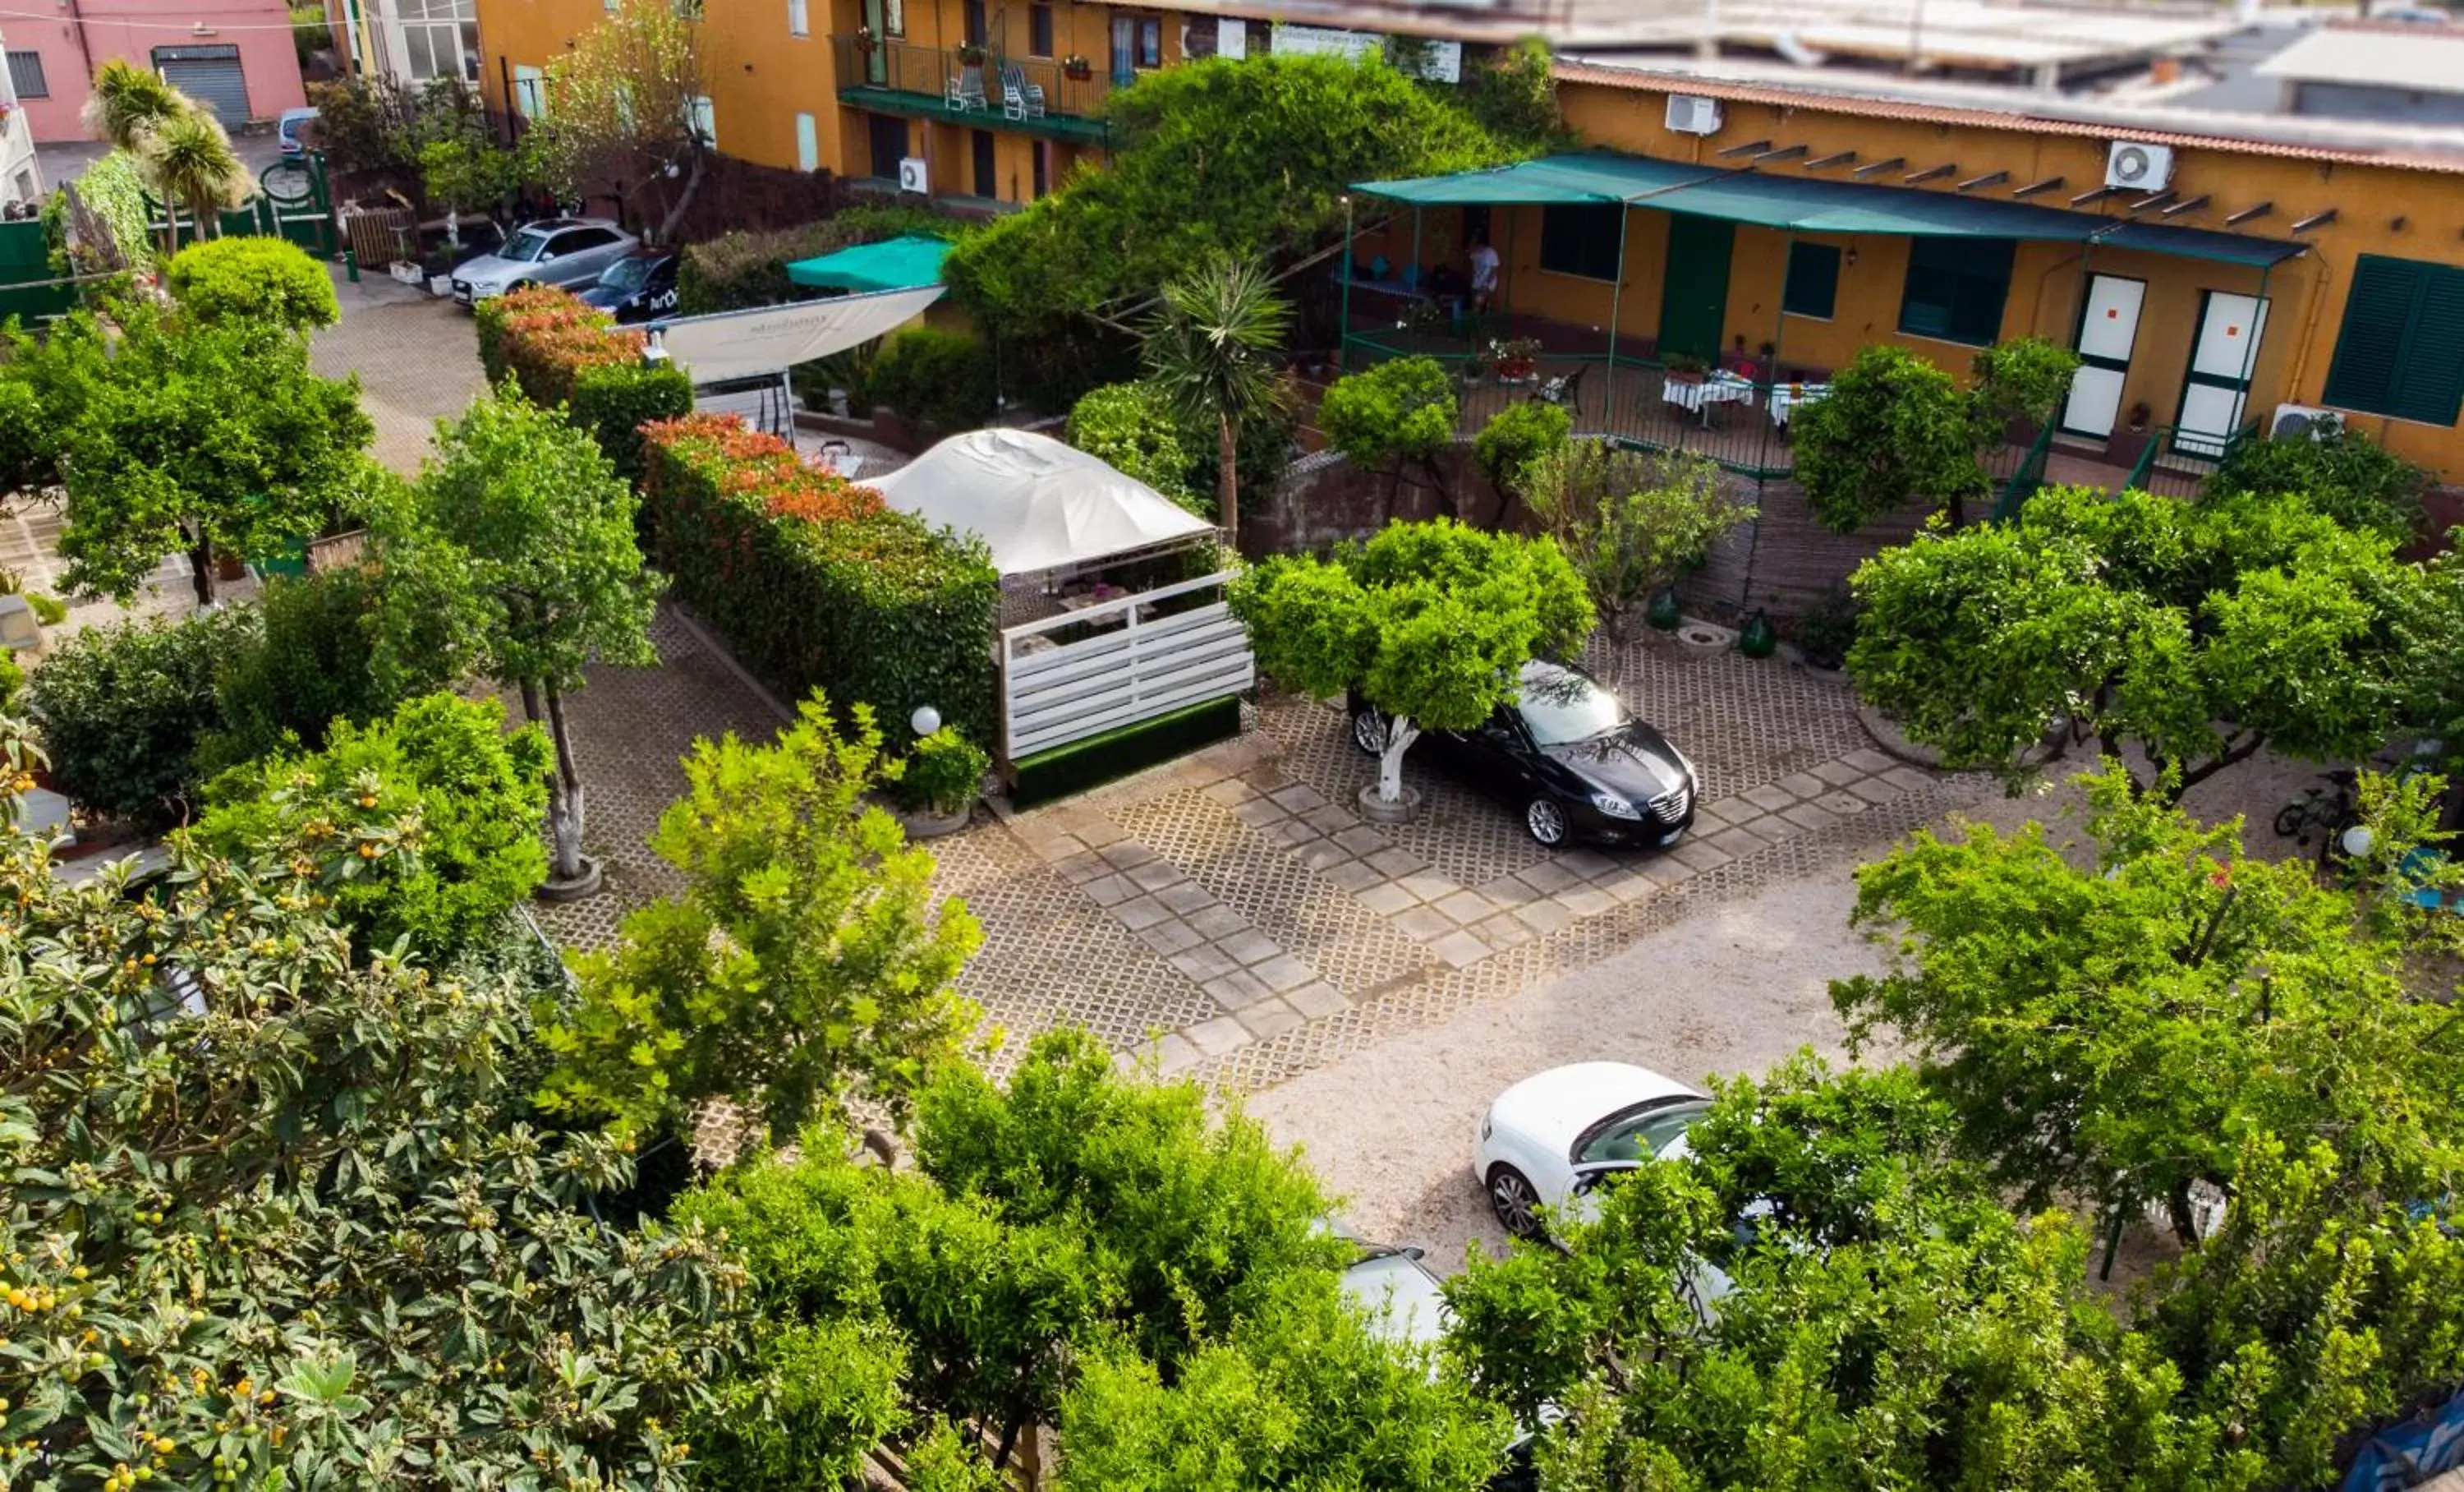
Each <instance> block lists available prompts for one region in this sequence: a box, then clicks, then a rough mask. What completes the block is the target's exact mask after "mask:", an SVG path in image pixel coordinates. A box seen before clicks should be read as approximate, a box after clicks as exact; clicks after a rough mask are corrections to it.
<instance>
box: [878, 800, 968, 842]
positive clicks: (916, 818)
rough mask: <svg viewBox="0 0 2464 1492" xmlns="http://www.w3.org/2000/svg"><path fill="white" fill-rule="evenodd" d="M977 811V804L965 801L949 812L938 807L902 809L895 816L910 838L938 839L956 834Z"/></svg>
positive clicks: (899, 825)
mask: <svg viewBox="0 0 2464 1492" xmlns="http://www.w3.org/2000/svg"><path fill="white" fill-rule="evenodd" d="M975 812H976V806H975V804H973V803H965V804H961V805H959V806H958V807H957V809H954V810H952V811H951V812H949V813H942V812H940V811H939V810H937V809H933V808H920V809H916V810H914V811H913V812H912V813H910V812H906V811H904V810H901V811H899V812H897V813H895V814H894V816H895V817H896V818H897V820H898V827H899V828H901V829H904V830H906V831H907V837H908V838H910V839H938V838H940V837H941V836H942V835H954V834H957V832H958V831H959V830H961V829H964V828H966V827H967V821H968V820H969V819H970V818H972V817H974V816H975Z"/></svg>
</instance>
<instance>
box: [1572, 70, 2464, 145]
mask: <svg viewBox="0 0 2464 1492" xmlns="http://www.w3.org/2000/svg"><path fill="white" fill-rule="evenodd" d="M1557 79H1558V81H1560V82H1571V83H1590V84H1595V85H1597V86H1599V87H1603V88H1621V89H1626V90H1629V91H1632V92H1637V93H1683V94H1695V95H1699V96H1701V97H1703V98H1706V99H1725V100H1729V101H1731V102H1735V103H1764V104H1771V105H1774V106H1776V107H1780V108H1792V109H1815V110H1818V111H1821V112H1823V113H1827V114H1855V115H1860V116H1863V117H1864V118H1867V119H1888V120H1906V121H1911V122H1917V123H1923V124H1973V125H1977V126H1979V127H1982V128H1987V129H2008V130H2015V131H2019V132H2022V133H2026V134H2032V135H2078V136H2083V137H2086V138H2089V139H2095V140H2107V139H2111V138H2113V137H2115V136H2123V137H2126V138H2128V139H2131V140H2139V141H2145V142H2146V143H2148V144H2150V145H2181V146H2186V147H2196V148H2198V149H2203V150H2227V151H2232V152H2234V153H2236V154H2240V155H2266V156H2277V157H2281V158H2284V159H2287V160H2296V161H2335V162H2341V163H2348V164H2353V165H2360V166H2387V167H2402V168H2409V169H2412V170H2425V171H2453V172H2464V152H2457V153H2440V152H2436V151H2405V150H2373V149H2366V148H2363V147H2359V146H2351V145H2300V144H2297V143H2295V142H2292V141H2283V140H2253V139H2250V138H2249V137H2247V136H2242V135H2229V134H2200V133H2195V132H2184V131H2179V130H2163V129H2148V128H2145V127H2143V126H2141V125H2139V124H2136V123H2133V122H2129V121H2126V120H2113V121H2109V122H2092V121H2088V120H2072V119H2049V118H2046V117H2045V116H2043V115H2038V114H2030V113H2028V112H2027V111H2026V110H2025V109H2024V108H2015V107H2014V108H2012V109H2007V110H2005V109H1987V108H1974V107H1961V106H1957V105H1951V104H1941V103H1920V102H1917V101H1915V100H1905V99H1885V98H1874V97H1869V96H1864V95H1857V94H1838V93H1823V92H1820V91H1819V90H1817V89H1815V88H1812V87H1805V88H1778V87H1772V86H1770V85H1768V84H1761V83H1736V82H1727V81H1724V80H1722V79H1719V78H1704V77H1699V76H1696V75H1693V74H1688V73H1652V72H1646V71H1643V70H1641V69H1638V68H1625V67H1603V66H1601V65H1599V64H1597V63H1590V62H1559V63H1558V64H1557Z"/></svg>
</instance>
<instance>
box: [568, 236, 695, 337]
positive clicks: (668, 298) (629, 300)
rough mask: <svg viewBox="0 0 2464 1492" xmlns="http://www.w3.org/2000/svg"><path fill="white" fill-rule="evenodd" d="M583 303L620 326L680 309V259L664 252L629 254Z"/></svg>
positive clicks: (607, 271)
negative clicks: (613, 318)
mask: <svg viewBox="0 0 2464 1492" xmlns="http://www.w3.org/2000/svg"><path fill="white" fill-rule="evenodd" d="M582 299H583V300H584V301H588V302H589V303H591V304H592V305H595V306H597V307H599V308H600V309H601V310H603V311H613V312H615V313H616V320H618V321H619V322H647V321H650V320H653V319H655V318H657V317H661V316H672V315H674V314H675V309H676V256H675V255H673V254H671V253H669V252H666V251H664V250H655V249H654V250H650V251H649V252H647V253H642V254H628V255H627V256H625V257H623V258H621V259H618V260H617V261H616V262H615V263H613V264H610V265H608V266H607V268H606V269H605V271H603V272H602V273H601V274H600V276H599V282H598V283H597V284H594V285H592V286H591V287H590V288H589V289H587V290H584V291H583V292H582Z"/></svg>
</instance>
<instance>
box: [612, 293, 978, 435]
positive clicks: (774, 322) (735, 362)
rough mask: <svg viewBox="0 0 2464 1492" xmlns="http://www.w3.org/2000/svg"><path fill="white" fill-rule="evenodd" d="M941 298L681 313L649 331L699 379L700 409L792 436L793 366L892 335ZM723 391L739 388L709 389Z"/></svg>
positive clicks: (876, 298) (863, 298)
mask: <svg viewBox="0 0 2464 1492" xmlns="http://www.w3.org/2000/svg"><path fill="white" fill-rule="evenodd" d="M940 298H941V287H940V286H939V285H919V286H917V287H915V288H913V289H910V290H881V291H875V292H872V293H870V294H868V295H857V296H834V297H831V298H830V299H827V300H823V301H793V302H791V303H789V304H786V305H765V306H757V307H755V308H754V309H752V310H749V311H720V312H717V313H716V314H715V315H711V316H685V317H678V318H675V319H672V320H670V321H664V322H654V323H651V324H650V326H649V332H650V335H651V340H652V342H653V343H654V345H658V346H660V347H662V348H664V349H665V350H666V352H667V355H668V356H669V357H670V358H671V359H673V360H674V361H675V363H676V365H677V366H678V367H682V368H683V369H684V370H685V372H686V373H687V374H688V375H690V376H691V377H692V379H693V388H694V390H696V395H697V396H696V397H695V399H694V401H693V402H694V405H695V407H696V408H700V409H708V410H715V411H718V412H724V413H736V414H741V415H743V416H745V420H746V423H748V424H751V425H753V426H755V427H756V428H759V429H764V430H770V431H773V432H774V433H776V434H788V433H789V432H790V430H791V429H792V426H793V417H792V411H793V408H794V400H793V398H792V396H791V395H790V393H789V391H788V387H787V369H789V368H791V367H795V366H796V365H797V364H799V363H809V362H812V361H813V360H814V359H816V358H825V357H829V356H831V355H832V354H833V353H839V352H844V351H846V350H847V348H849V347H854V346H861V345H864V344H865V343H868V342H870V341H871V340H872V339H874V338H875V337H880V336H885V335H887V334H889V333H890V332H891V331H893V330H895V329H897V328H898V327H900V326H902V325H905V324H906V323H908V322H910V321H913V320H914V319H915V318H916V317H918V316H921V315H923V314H924V308H925V307H926V306H928V305H931V304H932V303H933V302H934V301H937V300H939V299H940ZM748 386H750V387H748ZM702 390H735V391H734V392H732V393H715V392H714V393H710V394H703V393H702V392H701V391H702Z"/></svg>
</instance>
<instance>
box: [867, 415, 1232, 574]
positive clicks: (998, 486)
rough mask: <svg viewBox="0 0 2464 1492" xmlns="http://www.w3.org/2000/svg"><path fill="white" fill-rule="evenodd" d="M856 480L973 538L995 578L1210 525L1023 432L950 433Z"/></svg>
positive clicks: (1124, 551) (1166, 541)
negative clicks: (986, 549) (984, 549)
mask: <svg viewBox="0 0 2464 1492" xmlns="http://www.w3.org/2000/svg"><path fill="white" fill-rule="evenodd" d="M866 485H868V486H869V487H872V488H873V489H875V490H876V491H878V492H879V493H880V494H881V497H882V501H885V502H887V503H888V504H890V506H891V507H893V508H896V509H898V510H899V511H900V512H902V513H913V514H914V515H915V516H916V517H917V518H920V519H922V520H923V521H924V522H925V523H930V524H932V525H933V526H935V527H936V528H938V527H943V526H947V527H951V528H955V529H957V530H958V531H959V532H961V533H971V534H979V535H981V536H982V538H983V541H984V543H985V544H986V545H987V546H990V548H991V549H992V554H993V568H996V569H998V570H1000V571H1001V574H1003V575H1005V576H1007V575H1030V574H1040V573H1043V572H1045V571H1048V570H1057V569H1064V568H1070V567H1073V566H1085V565H1089V564H1093V563H1095V562H1098V561H1102V560H1107V559H1111V558H1113V557H1115V556H1127V555H1133V554H1138V553H1145V552H1153V551H1155V550H1156V549H1160V548H1165V547H1168V546H1173V545H1175V544H1177V543H1181V542H1184V541H1190V540H1196V539H1199V538H1201V537H1204V536H1207V535H1211V534H1212V533H1214V531H1215V525H1214V524H1212V523H1208V522H1207V521H1206V520H1204V519H1202V518H1199V516H1198V515H1196V514H1194V513H1192V512H1190V511H1189V510H1187V509H1186V508H1183V507H1180V506H1179V505H1177V504H1176V503H1175V502H1173V501H1172V500H1171V499H1169V498H1166V497H1165V496H1164V495H1163V494H1162V493H1159V492H1157V491H1155V489H1154V488H1153V487H1150V486H1148V485H1147V484H1146V483H1145V482H1142V481H1139V480H1138V479H1135V478H1133V477H1128V476H1124V475H1123V474H1122V473H1120V472H1118V471H1115V470H1114V469H1113V468H1111V466H1109V465H1106V464H1105V463H1104V462H1103V461H1101V460H1098V459H1097V458H1095V457H1091V456H1089V455H1088V454H1087V453H1086V452H1084V451H1081V450H1078V449H1077V448H1076V447H1074V446H1067V445H1064V444H1062V443H1061V442H1060V441H1058V440H1055V439H1053V438H1052V437H1051V436H1049V435H1039V434H1034V433H1033V432H1031V431H1024V430H976V431H970V432H968V433H967V434H963V435H953V436H951V437H950V438H949V439H947V440H944V441H942V442H941V443H940V444H939V445H936V446H935V447H934V448H933V449H931V450H930V451H927V452H925V453H924V454H923V455H922V456H920V457H916V458H915V460H914V461H913V463H912V464H910V465H908V466H906V467H903V468H901V469H900V470H898V471H894V472H891V473H890V474H889V475H888V476H886V477H882V478H879V479H875V480H872V481H870V482H868V483H866Z"/></svg>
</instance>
